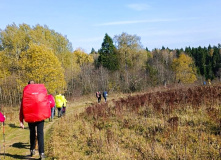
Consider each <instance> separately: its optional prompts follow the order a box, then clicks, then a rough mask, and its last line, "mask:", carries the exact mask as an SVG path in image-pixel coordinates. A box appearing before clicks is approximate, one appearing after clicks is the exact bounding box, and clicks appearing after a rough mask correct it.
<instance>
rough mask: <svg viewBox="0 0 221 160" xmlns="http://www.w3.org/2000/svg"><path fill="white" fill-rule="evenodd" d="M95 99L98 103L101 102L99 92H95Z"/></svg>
mask: <svg viewBox="0 0 221 160" xmlns="http://www.w3.org/2000/svg"><path fill="white" fill-rule="evenodd" d="M96 97H97V101H98V103H100V101H101V92H100V91H98V92H96Z"/></svg>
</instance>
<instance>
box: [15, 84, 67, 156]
mask: <svg viewBox="0 0 221 160" xmlns="http://www.w3.org/2000/svg"><path fill="white" fill-rule="evenodd" d="M66 106H67V100H66V99H65V97H64V95H61V94H58V95H56V96H55V97H54V96H53V95H51V94H48V93H47V89H46V88H45V86H44V84H35V82H34V81H29V82H28V85H27V86H25V88H24V90H23V97H22V101H21V107H20V113H19V119H20V126H21V128H23V129H24V121H25V122H27V123H28V127H29V131H30V156H31V157H32V156H33V155H35V148H36V143H37V142H38V151H39V155H40V159H45V154H44V121H45V119H47V118H49V121H53V118H54V116H55V108H57V109H58V117H61V116H62V115H64V114H65V112H66ZM36 137H37V138H36Z"/></svg>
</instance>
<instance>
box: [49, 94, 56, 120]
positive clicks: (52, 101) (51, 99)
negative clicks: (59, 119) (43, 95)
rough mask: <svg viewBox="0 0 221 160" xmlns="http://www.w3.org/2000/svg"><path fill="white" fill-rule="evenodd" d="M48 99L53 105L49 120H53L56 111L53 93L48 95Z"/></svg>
mask: <svg viewBox="0 0 221 160" xmlns="http://www.w3.org/2000/svg"><path fill="white" fill-rule="evenodd" d="M48 100H49V103H50V107H51V117H50V118H49V121H51V122H52V121H53V118H54V111H55V99H54V97H53V95H52V94H49V95H48Z"/></svg>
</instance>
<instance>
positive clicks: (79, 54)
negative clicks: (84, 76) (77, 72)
mask: <svg viewBox="0 0 221 160" xmlns="http://www.w3.org/2000/svg"><path fill="white" fill-rule="evenodd" d="M74 55H75V56H76V62H77V64H79V65H80V66H83V65H86V64H90V63H93V62H94V59H93V56H91V55H88V54H87V53H85V52H84V51H83V50H82V49H77V50H75V51H74Z"/></svg>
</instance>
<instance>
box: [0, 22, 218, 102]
mask: <svg viewBox="0 0 221 160" xmlns="http://www.w3.org/2000/svg"><path fill="white" fill-rule="evenodd" d="M219 65H220V44H219V45H218V47H217V46H214V47H211V46H209V47H208V48H205V47H204V48H201V47H199V48H190V47H189V48H186V49H185V50H183V49H174V50H171V49H168V48H164V47H162V49H154V50H152V51H149V50H148V49H147V48H146V49H145V48H144V47H143V46H142V44H141V42H140V37H138V36H137V35H129V34H127V33H122V34H120V35H116V36H114V37H113V38H111V37H110V36H109V35H108V34H105V36H104V39H103V43H102V44H101V48H100V49H99V50H98V51H95V50H94V49H93V48H92V50H91V53H90V54H87V53H85V51H84V50H83V49H80V48H79V49H76V50H73V49H72V44H71V43H70V42H69V40H68V39H67V37H65V36H63V35H61V34H59V33H57V32H55V31H54V30H51V29H49V28H48V27H47V26H40V25H36V26H33V27H31V26H29V25H27V24H20V25H19V26H17V25H16V24H12V25H8V26H7V27H6V28H5V29H4V30H1V31H0V102H1V104H7V105H12V106H13V105H16V104H18V103H19V102H20V99H21V95H22V90H23V87H24V86H25V85H26V84H27V82H28V81H29V80H34V81H35V82H36V83H44V84H45V85H46V87H47V89H48V92H49V93H50V94H57V93H64V94H66V96H69V97H73V96H80V95H83V94H89V93H93V92H95V91H97V90H107V91H109V92H134V91H142V90H145V89H146V88H147V87H150V86H156V85H162V84H173V83H176V82H180V83H193V82H195V81H197V79H205V80H207V79H211V80H212V79H215V78H216V77H220V69H219V68H220V67H219Z"/></svg>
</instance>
